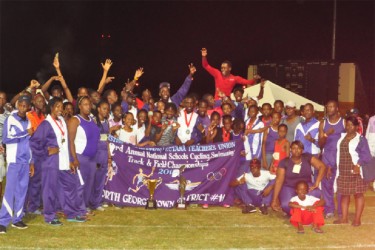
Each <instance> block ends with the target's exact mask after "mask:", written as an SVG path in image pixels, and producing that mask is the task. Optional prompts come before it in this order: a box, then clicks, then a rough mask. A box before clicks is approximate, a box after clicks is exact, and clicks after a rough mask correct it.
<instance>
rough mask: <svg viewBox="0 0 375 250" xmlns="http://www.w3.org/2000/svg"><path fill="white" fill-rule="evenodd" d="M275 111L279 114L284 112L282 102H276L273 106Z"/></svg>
mask: <svg viewBox="0 0 375 250" xmlns="http://www.w3.org/2000/svg"><path fill="white" fill-rule="evenodd" d="M273 110H274V111H275V112H277V113H281V112H283V110H284V105H283V104H282V103H281V102H276V103H274V105H273Z"/></svg>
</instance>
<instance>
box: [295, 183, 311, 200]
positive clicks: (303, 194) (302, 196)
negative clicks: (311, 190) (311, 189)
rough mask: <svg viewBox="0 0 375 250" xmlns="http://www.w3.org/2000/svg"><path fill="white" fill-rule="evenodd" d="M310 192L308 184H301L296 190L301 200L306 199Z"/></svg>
mask: <svg viewBox="0 0 375 250" xmlns="http://www.w3.org/2000/svg"><path fill="white" fill-rule="evenodd" d="M307 192H308V186H307V184H306V183H299V184H298V185H297V188H296V193H297V195H298V198H300V200H304V199H305V198H306V194H307Z"/></svg>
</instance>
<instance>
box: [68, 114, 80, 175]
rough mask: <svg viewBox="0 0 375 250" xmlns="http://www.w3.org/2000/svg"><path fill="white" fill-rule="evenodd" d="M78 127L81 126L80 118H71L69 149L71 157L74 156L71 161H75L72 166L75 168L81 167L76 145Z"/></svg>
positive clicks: (69, 124)
mask: <svg viewBox="0 0 375 250" xmlns="http://www.w3.org/2000/svg"><path fill="white" fill-rule="evenodd" d="M78 126H79V120H78V118H76V117H72V118H70V120H69V123H68V135H69V149H70V155H71V156H72V159H71V160H73V162H72V164H73V166H74V167H75V168H78V167H79V161H78V158H77V154H76V145H75V143H74V141H75V139H76V134H77V128H78Z"/></svg>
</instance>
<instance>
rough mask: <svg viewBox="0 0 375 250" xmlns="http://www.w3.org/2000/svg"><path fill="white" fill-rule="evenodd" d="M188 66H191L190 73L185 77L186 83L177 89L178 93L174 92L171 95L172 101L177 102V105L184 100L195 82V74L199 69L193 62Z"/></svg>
mask: <svg viewBox="0 0 375 250" xmlns="http://www.w3.org/2000/svg"><path fill="white" fill-rule="evenodd" d="M188 67H189V75H188V76H187V77H186V78H185V81H184V83H183V84H182V85H181V87H180V88H179V89H178V90H177V92H176V94H174V95H173V96H172V97H171V100H172V102H173V103H174V104H176V106H177V107H178V106H179V105H180V103H181V102H182V100H184V98H185V97H186V95H187V93H188V92H189V89H190V86H191V83H192V82H193V76H194V74H195V72H196V71H197V69H196V68H195V66H194V65H193V64H192V63H190V64H189V65H188Z"/></svg>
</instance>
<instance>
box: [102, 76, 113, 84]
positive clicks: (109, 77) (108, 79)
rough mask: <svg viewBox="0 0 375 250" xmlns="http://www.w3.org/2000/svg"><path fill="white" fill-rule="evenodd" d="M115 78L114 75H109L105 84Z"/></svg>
mask: <svg viewBox="0 0 375 250" xmlns="http://www.w3.org/2000/svg"><path fill="white" fill-rule="evenodd" d="M114 79H115V77H114V76H108V77H107V78H106V79H105V81H104V83H105V84H108V83H111V82H112V81H113V80H114Z"/></svg>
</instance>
